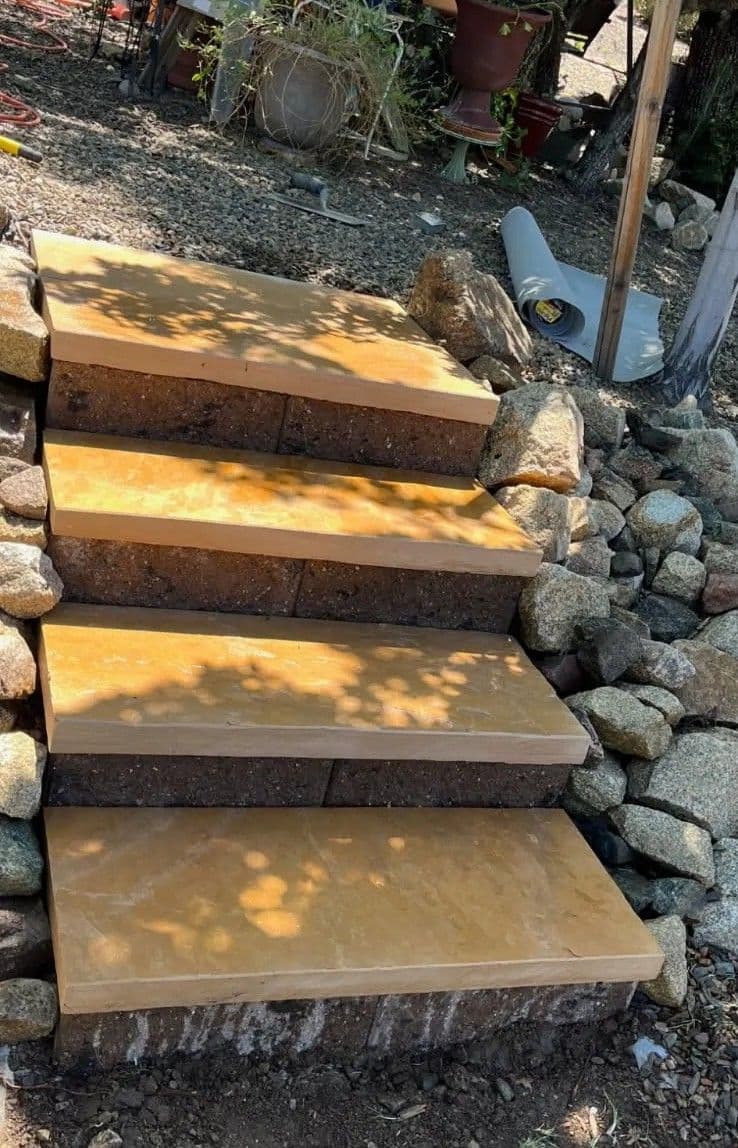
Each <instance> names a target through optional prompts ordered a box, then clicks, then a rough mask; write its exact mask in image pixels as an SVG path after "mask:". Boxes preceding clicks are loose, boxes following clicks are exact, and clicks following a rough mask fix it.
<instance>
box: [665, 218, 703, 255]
mask: <svg viewBox="0 0 738 1148" xmlns="http://www.w3.org/2000/svg"><path fill="white" fill-rule="evenodd" d="M709 238H710V236H709V235H708V234H707V228H706V227H705V226H704V224H702V223H696V222H695V221H694V220H692V219H684V220H683V219H682V218H681V217H680V218H679V219H678V220H677V223H676V225H675V226H674V229H673V231H672V233H671V242H672V245H673V246H674V247H676V249H677V250H678V251H701V250H702V248H703V247H705V246H706V245H707V241H708V239H709Z"/></svg>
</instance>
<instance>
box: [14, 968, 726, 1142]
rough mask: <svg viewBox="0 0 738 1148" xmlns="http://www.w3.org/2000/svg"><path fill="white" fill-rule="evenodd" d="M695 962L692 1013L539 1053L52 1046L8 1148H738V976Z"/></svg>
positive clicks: (24, 1085) (26, 1062)
mask: <svg viewBox="0 0 738 1148" xmlns="http://www.w3.org/2000/svg"><path fill="white" fill-rule="evenodd" d="M691 962H692V969H691V977H690V985H689V991H688V995H687V999H686V1001H685V1004H684V1007H683V1008H682V1009H680V1010H679V1011H678V1012H674V1011H673V1010H668V1009H659V1008H656V1007H655V1006H653V1005H649V1004H647V1003H646V1002H645V1001H644V1000H638V1001H637V1002H636V1005H635V1007H634V1008H632V1009H631V1010H630V1012H629V1013H628V1015H627V1016H626V1017H625V1018H624V1019H621V1020H619V1021H616V1020H612V1021H609V1022H607V1023H606V1024H604V1025H601V1026H600V1027H599V1029H598V1030H595V1031H592V1030H591V1029H588V1028H586V1027H583V1026H576V1027H574V1028H571V1029H568V1030H566V1029H565V1030H560V1032H559V1034H558V1037H557V1038H555V1039H549V1038H548V1036H547V1035H546V1034H543V1035H541V1034H540V1031H538V1032H536V1034H535V1036H534V1043H533V1044H532V1045H531V1044H530V1043H528V1044H527V1046H526V1047H525V1051H523V1047H522V1046H520V1045H519V1046H517V1048H516V1047H513V1048H511V1047H510V1043H509V1041H508V1040H507V1039H506V1038H505V1037H504V1035H503V1037H502V1038H501V1040H500V1041H499V1042H489V1043H484V1044H478V1045H472V1046H469V1047H466V1048H463V1049H457V1050H455V1051H453V1052H451V1053H448V1054H446V1055H443V1056H441V1055H439V1054H435V1055H432V1056H430V1057H427V1058H421V1057H416V1058H406V1057H403V1058H395V1059H387V1060H381V1061H379V1062H377V1063H375V1064H371V1063H366V1062H353V1063H351V1064H326V1063H321V1062H318V1061H304V1060H303V1061H301V1062H300V1064H299V1065H296V1064H293V1063H289V1062H272V1063H265V1062H264V1063H252V1062H249V1061H244V1060H239V1059H237V1058H235V1057H233V1056H211V1057H207V1058H204V1059H198V1058H190V1059H187V1060H182V1061H178V1062H177V1061H175V1062H171V1063H169V1064H167V1065H166V1066H161V1065H159V1066H156V1067H148V1068H147V1067H145V1066H141V1067H139V1068H131V1069H127V1070H119V1071H117V1072H113V1073H107V1074H101V1075H97V1074H91V1075H90V1074H84V1075H82V1074H78V1075H76V1076H71V1075H67V1076H59V1075H56V1074H55V1073H54V1069H53V1066H52V1065H51V1063H50V1060H49V1052H48V1050H47V1049H46V1048H45V1047H38V1046H31V1045H27V1046H24V1047H23V1046H22V1047H20V1048H17V1049H14V1050H13V1051H12V1054H11V1060H10V1064H11V1068H12V1069H13V1071H14V1073H15V1087H14V1088H11V1089H9V1098H8V1105H7V1120H6V1124H5V1127H4V1129H3V1131H2V1132H0V1148H31V1146H34V1145H38V1144H51V1145H58V1146H59V1148H87V1146H88V1145H89V1144H90V1141H91V1140H93V1137H95V1136H96V1135H99V1134H100V1132H102V1131H103V1130H105V1129H107V1130H109V1132H108V1137H109V1138H108V1141H107V1144H108V1148H115V1146H116V1145H120V1144H121V1142H122V1145H123V1148H168V1146H172V1148H206V1146H207V1145H210V1144H216V1145H221V1146H222V1148H257V1146H258V1148H372V1146H374V1148H390V1146H393V1148H612V1146H615V1145H619V1146H621V1148H627V1146H639V1148H672V1146H674V1145H684V1144H687V1145H694V1146H697V1145H717V1146H719V1148H728V1146H730V1145H735V1143H736V1141H737V1139H738V1133H737V1132H736V1121H737V1120H738V1001H737V1000H736V994H735V966H734V965H733V963H731V962H730V961H727V960H719V959H718V958H717V957H715V958H714V959H713V958H712V957H710V955H709V954H707V952H703V953H692V954H691ZM643 1035H647V1036H650V1037H651V1038H652V1039H653V1040H654V1041H655V1042H657V1043H658V1044H660V1045H661V1046H662V1047H663V1049H664V1051H665V1052H668V1058H667V1059H665V1060H663V1061H661V1062H660V1063H658V1064H657V1063H651V1064H650V1065H647V1066H646V1067H645V1068H644V1069H642V1070H640V1071H639V1070H638V1069H637V1068H636V1065H635V1060H634V1058H633V1055H632V1053H631V1051H630V1046H631V1045H632V1044H633V1042H634V1040H635V1039H636V1038H637V1037H640V1036H643ZM112 1132H114V1133H115V1134H116V1135H117V1136H118V1137H120V1139H115V1138H114V1137H112V1135H111V1133H112ZM99 1143H100V1142H99V1141H98V1144H99ZM104 1143H105V1142H103V1144H104ZM93 1144H94V1141H93ZM98 1144H94V1148H98Z"/></svg>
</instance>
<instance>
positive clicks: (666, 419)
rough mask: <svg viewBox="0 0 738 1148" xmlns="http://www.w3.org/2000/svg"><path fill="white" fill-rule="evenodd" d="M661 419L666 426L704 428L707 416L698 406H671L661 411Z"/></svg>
mask: <svg viewBox="0 0 738 1148" xmlns="http://www.w3.org/2000/svg"><path fill="white" fill-rule="evenodd" d="M661 421H662V423H663V424H664V426H665V427H675V428H676V429H677V430H702V428H703V427H704V425H705V416H704V415H703V413H702V411H701V410H699V409H698V408H697V407H682V406H681V405H680V406H676V407H671V408H670V409H669V410H666V411H662V412H661Z"/></svg>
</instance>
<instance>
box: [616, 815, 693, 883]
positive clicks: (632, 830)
mask: <svg viewBox="0 0 738 1148" xmlns="http://www.w3.org/2000/svg"><path fill="white" fill-rule="evenodd" d="M609 816H610V819H611V821H612V823H613V825H614V826H615V828H616V829H617V830H618V831H619V832H620V834H621V835H622V837H623V838H624V840H625V841H626V842H627V843H628V845H630V847H631V848H632V849H634V850H635V851H636V852H637V853H642V854H643V855H644V856H645V857H648V858H650V859H651V860H652V861H656V862H657V863H658V864H659V865H663V866H664V867H665V868H666V869H670V870H672V872H675V873H682V874H684V876H685V877H694V878H695V880H697V881H700V882H701V883H702V884H703V885H706V886H707V887H708V888H710V887H711V886H712V885H714V883H715V866H714V864H713V859H712V843H711V841H710V834H709V833H707V832H705V830H704V829H700V828H699V827H698V826H697V825H692V824H691V823H690V822H688V821H680V820H679V819H678V818H676V817H672V816H671V815H670V814H669V813H663V812H662V811H661V810H659V809H647V808H645V806H642V805H621V806H619V808H617V809H613V810H611V811H610V814H609Z"/></svg>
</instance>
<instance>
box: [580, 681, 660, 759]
mask: <svg viewBox="0 0 738 1148" xmlns="http://www.w3.org/2000/svg"><path fill="white" fill-rule="evenodd" d="M568 702H569V705H570V706H577V707H579V708H580V709H583V710H584V712H585V713H586V714H587V716H588V717H589V720H590V721H591V722H592V725H593V726H594V727H595V729H596V731H597V733H598V735H599V737H600V739H601V741H602V744H603V745H604V746H605V748H606V749H613V750H617V751H618V752H619V753H626V754H636V755H638V756H639V757H645V758H647V759H648V760H652V759H653V758H655V757H659V756H660V755H661V754H662V753H664V751H665V750H666V749H667V747H668V745H669V743H670V741H671V727H670V725H669V724H668V722H666V721H665V720H664V718H663V716H662V714H661V713H659V711H658V710H656V709H653V707H651V706H645V705H643V704H642V702H639V701H638V699H637V698H635V697H633V695H632V694H629V693H626V692H625V691H624V690H619V689H617V688H616V687H615V686H600V687H599V688H598V689H596V690H588V691H586V692H585V693H582V694H575V695H574V697H572V698H569V699H568Z"/></svg>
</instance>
